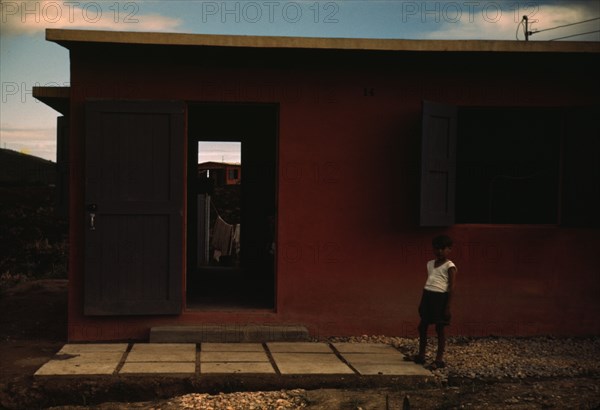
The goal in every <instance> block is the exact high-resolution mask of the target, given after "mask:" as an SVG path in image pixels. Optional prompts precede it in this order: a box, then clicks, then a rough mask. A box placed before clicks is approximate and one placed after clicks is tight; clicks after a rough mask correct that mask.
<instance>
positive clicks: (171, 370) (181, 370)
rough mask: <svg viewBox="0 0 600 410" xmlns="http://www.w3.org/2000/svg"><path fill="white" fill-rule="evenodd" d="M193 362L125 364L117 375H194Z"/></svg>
mask: <svg viewBox="0 0 600 410" xmlns="http://www.w3.org/2000/svg"><path fill="white" fill-rule="evenodd" d="M195 372H196V363H194V362H126V363H125V364H124V365H123V367H122V368H121V370H120V371H119V374H194V373H195Z"/></svg>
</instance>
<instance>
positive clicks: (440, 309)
mask: <svg viewBox="0 0 600 410" xmlns="http://www.w3.org/2000/svg"><path fill="white" fill-rule="evenodd" d="M447 305H448V293H447V292H432V291H429V290H426V289H423V296H422V297H421V303H420V304H419V315H420V316H421V320H422V321H424V322H426V323H430V324H436V325H445V326H447V325H449V324H450V317H449V316H448V317H446V316H445V312H446V306H447Z"/></svg>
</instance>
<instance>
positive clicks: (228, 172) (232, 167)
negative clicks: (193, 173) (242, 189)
mask: <svg viewBox="0 0 600 410" xmlns="http://www.w3.org/2000/svg"><path fill="white" fill-rule="evenodd" d="M198 175H199V176H200V177H204V178H208V179H211V180H213V181H214V184H215V185H217V186H223V185H239V184H241V183H242V166H241V165H240V164H229V163H225V162H212V161H209V162H201V163H200V164H198Z"/></svg>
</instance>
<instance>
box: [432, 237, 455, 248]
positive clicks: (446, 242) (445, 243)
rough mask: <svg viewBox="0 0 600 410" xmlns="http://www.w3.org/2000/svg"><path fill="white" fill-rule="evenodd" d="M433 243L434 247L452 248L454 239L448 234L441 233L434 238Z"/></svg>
mask: <svg viewBox="0 0 600 410" xmlns="http://www.w3.org/2000/svg"><path fill="white" fill-rule="evenodd" d="M431 245H432V246H433V248H434V249H444V248H451V247H452V239H451V238H450V237H449V236H448V235H439V236H436V237H435V238H433V240H432V241H431Z"/></svg>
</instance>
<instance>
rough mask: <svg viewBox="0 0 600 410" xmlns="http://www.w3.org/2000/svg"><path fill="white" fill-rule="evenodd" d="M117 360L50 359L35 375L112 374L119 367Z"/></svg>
mask: <svg viewBox="0 0 600 410" xmlns="http://www.w3.org/2000/svg"><path fill="white" fill-rule="evenodd" d="M118 364H119V361H117V362H105V363H97V362H80V363H73V362H69V361H66V360H50V361H49V362H48V363H46V364H44V365H43V366H42V367H40V368H39V369H38V371H37V372H35V374H34V375H35V376H72V375H111V374H113V373H114V371H115V370H116V369H117V366H118Z"/></svg>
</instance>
